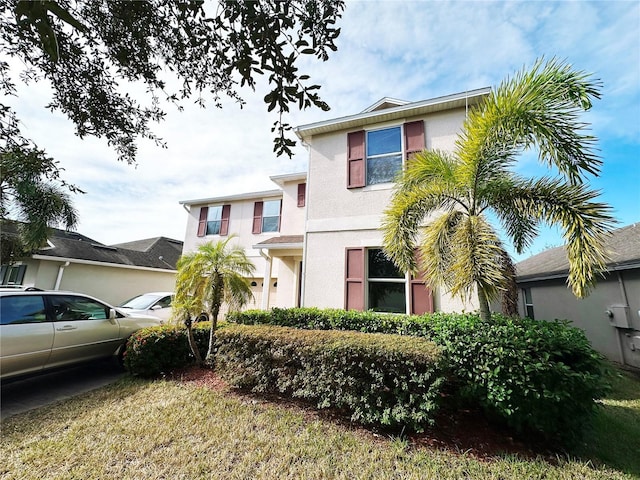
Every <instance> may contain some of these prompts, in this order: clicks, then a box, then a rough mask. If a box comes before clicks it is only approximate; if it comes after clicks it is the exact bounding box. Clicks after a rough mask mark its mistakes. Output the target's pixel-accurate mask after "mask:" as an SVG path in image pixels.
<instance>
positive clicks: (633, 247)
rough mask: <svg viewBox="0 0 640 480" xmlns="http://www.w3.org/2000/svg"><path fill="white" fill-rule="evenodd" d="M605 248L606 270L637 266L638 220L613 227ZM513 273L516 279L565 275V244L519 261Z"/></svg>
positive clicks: (639, 245) (639, 256) (639, 264)
mask: <svg viewBox="0 0 640 480" xmlns="http://www.w3.org/2000/svg"><path fill="white" fill-rule="evenodd" d="M606 248H607V250H608V252H609V262H608V263H607V270H608V271H616V270H627V269H630V268H640V222H637V223H634V224H631V225H627V226H626V227H622V228H619V229H617V230H614V231H613V232H612V233H611V236H610V237H609V239H608V241H607V244H606ZM516 272H517V279H518V281H519V282H524V281H530V280H543V279H550V278H564V277H566V276H567V275H568V274H569V261H568V259H567V254H566V251H565V247H556V248H551V249H549V250H545V251H544V252H541V253H539V254H537V255H534V256H533V257H529V258H527V259H526V260H523V261H521V262H519V263H518V264H517V265H516Z"/></svg>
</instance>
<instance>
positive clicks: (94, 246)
mask: <svg viewBox="0 0 640 480" xmlns="http://www.w3.org/2000/svg"><path fill="white" fill-rule="evenodd" d="M49 243H50V244H51V245H53V247H47V248H42V249H40V250H38V251H37V252H35V253H36V254H37V255H40V256H47V257H57V258H69V259H77V260H87V261H93V262H103V263H115V264H119V265H130V266H137V267H149V268H159V269H163V270H175V269H176V262H177V261H178V258H179V257H180V255H181V253H182V242H181V241H179V240H173V239H171V238H166V237H155V238H148V239H144V240H137V241H134V242H127V243H122V244H117V245H104V244H102V243H100V242H97V241H95V240H93V239H91V238H89V237H86V236H84V235H81V234H79V233H76V232H67V231H64V230H60V229H53V234H52V235H51V237H50V238H49Z"/></svg>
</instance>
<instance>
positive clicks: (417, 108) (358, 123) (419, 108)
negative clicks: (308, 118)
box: [295, 87, 491, 141]
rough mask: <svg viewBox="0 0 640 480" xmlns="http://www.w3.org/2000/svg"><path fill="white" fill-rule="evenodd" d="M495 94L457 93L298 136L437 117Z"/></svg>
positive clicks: (300, 131) (302, 130)
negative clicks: (398, 120)
mask: <svg viewBox="0 0 640 480" xmlns="http://www.w3.org/2000/svg"><path fill="white" fill-rule="evenodd" d="M490 92H491V88H490V87H485V88H479V89H476V90H469V91H466V92H461V93H455V94H453V95H447V96H444V97H437V98H432V99H429V100H423V101H420V102H414V103H409V104H407V105H400V106H398V107H392V108H386V109H384V110H375V111H372V112H364V113H358V114H356V115H350V116H347V117H340V118H334V119H331V120H325V121H322V122H316V123H310V124H307V125H300V126H298V127H296V128H295V133H296V135H297V136H298V138H299V139H300V140H302V141H304V140H305V139H307V138H309V137H312V136H313V135H318V134H321V133H330V132H334V131H337V130H346V129H350V128H358V127H362V126H363V125H368V124H373V123H380V122H386V121H392V120H397V119H401V118H404V117H413V116H417V115H423V114H427V113H434V112H439V111H443V110H450V109H452V108H461V107H465V106H468V105H475V104H477V103H478V102H479V101H480V99H481V98H482V97H485V96H486V95H488V94H489V93H490Z"/></svg>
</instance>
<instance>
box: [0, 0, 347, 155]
mask: <svg viewBox="0 0 640 480" xmlns="http://www.w3.org/2000/svg"><path fill="white" fill-rule="evenodd" d="M0 5H1V6H2V10H1V13H0V32H1V33H0V38H1V39H2V44H1V45H0V52H2V55H3V56H5V57H13V58H16V59H19V60H20V61H21V62H23V64H24V65H25V67H26V68H25V70H24V72H23V73H22V78H23V80H25V81H27V82H36V81H39V80H41V79H46V80H48V81H49V82H50V83H51V86H52V88H53V98H52V101H51V103H50V104H49V105H48V107H49V108H50V109H52V110H59V111H61V112H62V113H64V114H66V115H67V116H68V117H69V119H70V120H71V121H72V122H73V123H74V124H75V127H76V133H77V135H78V136H79V137H80V138H83V137H85V136H87V135H94V136H96V137H103V138H106V139H107V141H108V142H109V144H110V145H111V146H113V147H114V148H115V149H116V151H117V153H118V157H119V159H121V160H125V161H127V162H129V163H133V162H135V158H136V140H137V138H138V137H142V138H148V139H151V140H153V141H155V142H157V143H162V142H161V139H159V138H158V137H157V136H156V135H155V134H154V133H153V132H152V131H151V129H150V127H149V123H150V122H152V121H159V120H161V119H162V118H163V117H164V116H165V111H164V110H163V107H162V103H163V100H166V101H168V102H171V103H175V104H176V105H177V106H178V108H180V105H181V104H182V103H183V102H184V101H186V100H187V99H193V100H195V102H197V103H198V104H200V105H202V106H205V105H207V104H211V103H212V104H214V105H215V106H217V107H220V106H221V103H220V102H221V99H222V97H223V96H226V97H228V98H231V99H233V100H236V101H237V102H239V103H240V104H242V103H243V99H242V98H241V96H240V94H239V92H238V90H239V88H240V87H243V86H245V85H246V86H248V87H251V88H255V86H256V79H257V78H258V77H260V76H265V77H266V78H267V80H268V84H269V87H270V89H271V90H270V92H269V93H268V94H267V95H266V96H265V98H264V101H265V102H266V104H267V108H268V110H269V111H271V110H275V111H276V112H277V114H278V117H277V120H276V121H275V123H274V126H273V128H272V131H274V133H275V140H274V142H275V144H274V151H276V152H277V153H278V154H281V153H288V154H291V147H292V146H293V145H294V142H293V140H292V139H291V138H290V130H291V126H290V125H288V124H287V123H286V122H284V120H283V114H285V113H286V112H288V111H289V109H290V107H291V106H292V105H294V106H297V107H299V108H301V109H302V108H307V107H310V106H312V105H313V106H316V107H319V108H321V109H323V110H327V109H328V108H329V107H328V105H327V104H326V103H325V102H323V101H322V100H321V99H320V97H319V96H318V93H317V90H318V88H319V86H318V85H309V84H308V80H309V77H308V76H307V75H304V74H302V73H301V72H299V70H298V65H299V63H300V60H301V59H302V58H303V57H305V56H314V57H316V58H318V59H320V60H327V59H328V55H329V52H330V51H334V50H336V45H335V40H336V39H337V37H338V35H339V33H340V29H339V28H336V27H335V23H336V21H337V20H338V19H339V18H340V16H341V14H342V10H343V9H344V4H343V2H342V1H341V0H292V1H286V2H282V1H277V0H258V1H251V2H241V1H235V0H222V1H219V2H213V1H211V2H204V1H201V0H191V1H180V2H173V1H164V0H137V1H135V2H132V1H129V0H109V1H104V0H76V1H73V0H59V1H53V0H40V1H19V2H15V1H14V0H0ZM9 73H10V66H9V64H8V63H7V62H6V61H2V62H0V91H2V92H3V93H4V94H11V93H13V92H15V89H14V84H13V83H12V80H11V78H10V75H9ZM173 80H177V82H174V81H173ZM174 83H177V86H176V87H175V88H174V87H173V85H174ZM130 84H134V85H144V87H145V88H146V91H147V96H146V103H143V102H142V101H141V100H140V98H137V97H136V98H134V97H133V96H131V95H129V94H128V93H126V86H127V85H130ZM12 119H15V112H14V111H13V110H11V109H10V108H9V107H7V106H6V105H0V122H1V123H2V125H3V129H4V125H5V124H9V123H11V121H12ZM2 135H3V138H2V140H3V141H6V138H4V136H5V132H4V130H3V131H2Z"/></svg>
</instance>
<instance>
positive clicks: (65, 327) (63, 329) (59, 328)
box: [56, 325, 78, 332]
mask: <svg viewBox="0 0 640 480" xmlns="http://www.w3.org/2000/svg"><path fill="white" fill-rule="evenodd" d="M77 329H78V327H74V326H73V325H65V326H64V327H58V328H56V331H57V332H64V331H65V330H77Z"/></svg>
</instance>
